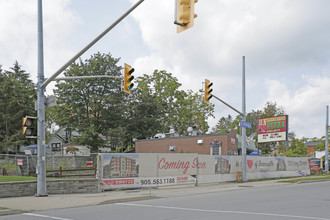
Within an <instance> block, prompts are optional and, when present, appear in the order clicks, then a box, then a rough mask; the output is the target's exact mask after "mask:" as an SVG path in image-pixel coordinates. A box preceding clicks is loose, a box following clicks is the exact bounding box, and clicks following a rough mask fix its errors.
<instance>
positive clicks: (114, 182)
mask: <svg viewBox="0 0 330 220" xmlns="http://www.w3.org/2000/svg"><path fill="white" fill-rule="evenodd" d="M127 184H134V179H116V180H102V181H101V185H102V186H110V185H127Z"/></svg>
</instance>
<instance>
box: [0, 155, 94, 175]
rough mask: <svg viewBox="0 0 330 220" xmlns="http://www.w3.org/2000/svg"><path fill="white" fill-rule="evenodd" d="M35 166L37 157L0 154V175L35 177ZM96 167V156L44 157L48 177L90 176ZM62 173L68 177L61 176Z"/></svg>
mask: <svg viewBox="0 0 330 220" xmlns="http://www.w3.org/2000/svg"><path fill="white" fill-rule="evenodd" d="M36 165H37V155H13V154H0V175H10V176H36ZM96 167H97V154H90V155H89V156H74V155H73V156H55V155H47V156H46V170H47V176H48V177H60V176H61V177H64V176H70V175H71V176H79V175H80V176H84V175H86V174H91V171H93V169H95V168H96ZM64 172H65V173H66V174H68V175H65V174H63V173H64ZM74 174H75V175H74ZM94 176H95V175H94Z"/></svg>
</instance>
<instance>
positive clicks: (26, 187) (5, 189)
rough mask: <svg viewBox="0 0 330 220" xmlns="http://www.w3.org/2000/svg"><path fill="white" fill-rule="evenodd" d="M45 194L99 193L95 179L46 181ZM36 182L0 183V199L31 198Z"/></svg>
mask: <svg viewBox="0 0 330 220" xmlns="http://www.w3.org/2000/svg"><path fill="white" fill-rule="evenodd" d="M46 184H47V194H49V195H51V194H73V193H96V192H101V190H100V189H99V187H98V180H97V179H68V180H47V182H46ZM36 193H37V181H20V182H3V183H0V198H8V197H20V196H33V195H35V194H36Z"/></svg>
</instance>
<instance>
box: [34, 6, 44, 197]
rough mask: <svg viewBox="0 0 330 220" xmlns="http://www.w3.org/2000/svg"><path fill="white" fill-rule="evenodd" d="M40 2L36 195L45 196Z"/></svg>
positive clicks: (40, 16) (40, 14)
mask: <svg viewBox="0 0 330 220" xmlns="http://www.w3.org/2000/svg"><path fill="white" fill-rule="evenodd" d="M43 49H44V46H43V25H42V0H38V82H37V89H38V101H37V102H38V135H37V136H38V139H37V146H38V155H37V158H38V159H37V160H38V165H37V170H36V172H37V194H36V196H40V197H41V196H47V192H46V156H45V95H44V89H42V88H41V86H42V84H43V83H44V52H43Z"/></svg>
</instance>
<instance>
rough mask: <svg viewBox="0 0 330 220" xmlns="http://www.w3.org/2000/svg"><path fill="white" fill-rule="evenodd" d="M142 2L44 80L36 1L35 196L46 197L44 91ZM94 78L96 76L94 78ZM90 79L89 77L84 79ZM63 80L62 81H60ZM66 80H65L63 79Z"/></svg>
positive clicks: (40, 12) (39, 11)
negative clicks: (36, 158)
mask: <svg viewBox="0 0 330 220" xmlns="http://www.w3.org/2000/svg"><path fill="white" fill-rule="evenodd" d="M143 1H144V0H140V1H138V2H137V3H136V4H135V5H133V6H132V7H131V8H130V9H129V10H128V11H127V12H126V13H124V14H123V15H122V16H121V17H120V18H118V19H117V20H116V21H115V22H114V23H113V24H112V25H110V26H109V27H108V28H107V29H106V30H105V31H103V32H102V33H101V34H100V35H99V36H97V37H96V38H95V39H94V40H93V41H92V42H90V43H89V44H88V45H87V46H86V47H84V48H83V49H82V50H81V51H80V52H79V53H77V54H76V55H75V56H74V57H73V58H71V59H70V60H69V61H68V62H67V63H66V64H64V65H63V66H62V67H61V68H60V69H59V70H58V71H57V72H56V73H54V74H53V75H52V76H51V77H50V78H49V79H47V80H45V78H44V55H43V22H42V0H38V83H37V92H38V100H37V104H38V108H37V109H38V139H37V144H38V145H37V146H38V155H37V157H38V165H37V170H36V172H37V194H36V196H38V197H42V196H47V191H46V154H45V152H46V151H45V127H46V126H45V94H44V92H45V89H46V86H47V85H48V84H49V83H50V82H51V81H56V77H57V76H58V75H59V74H61V73H62V72H63V71H64V70H65V69H66V68H67V67H68V66H70V65H71V64H72V63H73V62H75V61H76V60H77V59H78V58H79V57H80V56H81V55H82V54H84V53H85V52H86V51H87V50H88V49H89V48H91V47H92V46H93V45H94V44H95V43H96V42H98V41H99V40H100V39H101V38H102V37H104V35H106V34H107V33H108V32H109V31H110V30H112V28H114V27H115V26H116V25H117V24H118V23H119V22H121V21H122V20H123V19H124V18H125V17H126V16H127V15H129V14H130V13H131V12H132V11H133V10H134V9H135V8H137V7H138V6H139V5H140V4H141V3H142V2H143ZM94 77H96V76H94ZM85 78H91V77H88V76H87V77H85ZM61 80H63V79H61ZM64 80H66V79H64Z"/></svg>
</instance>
